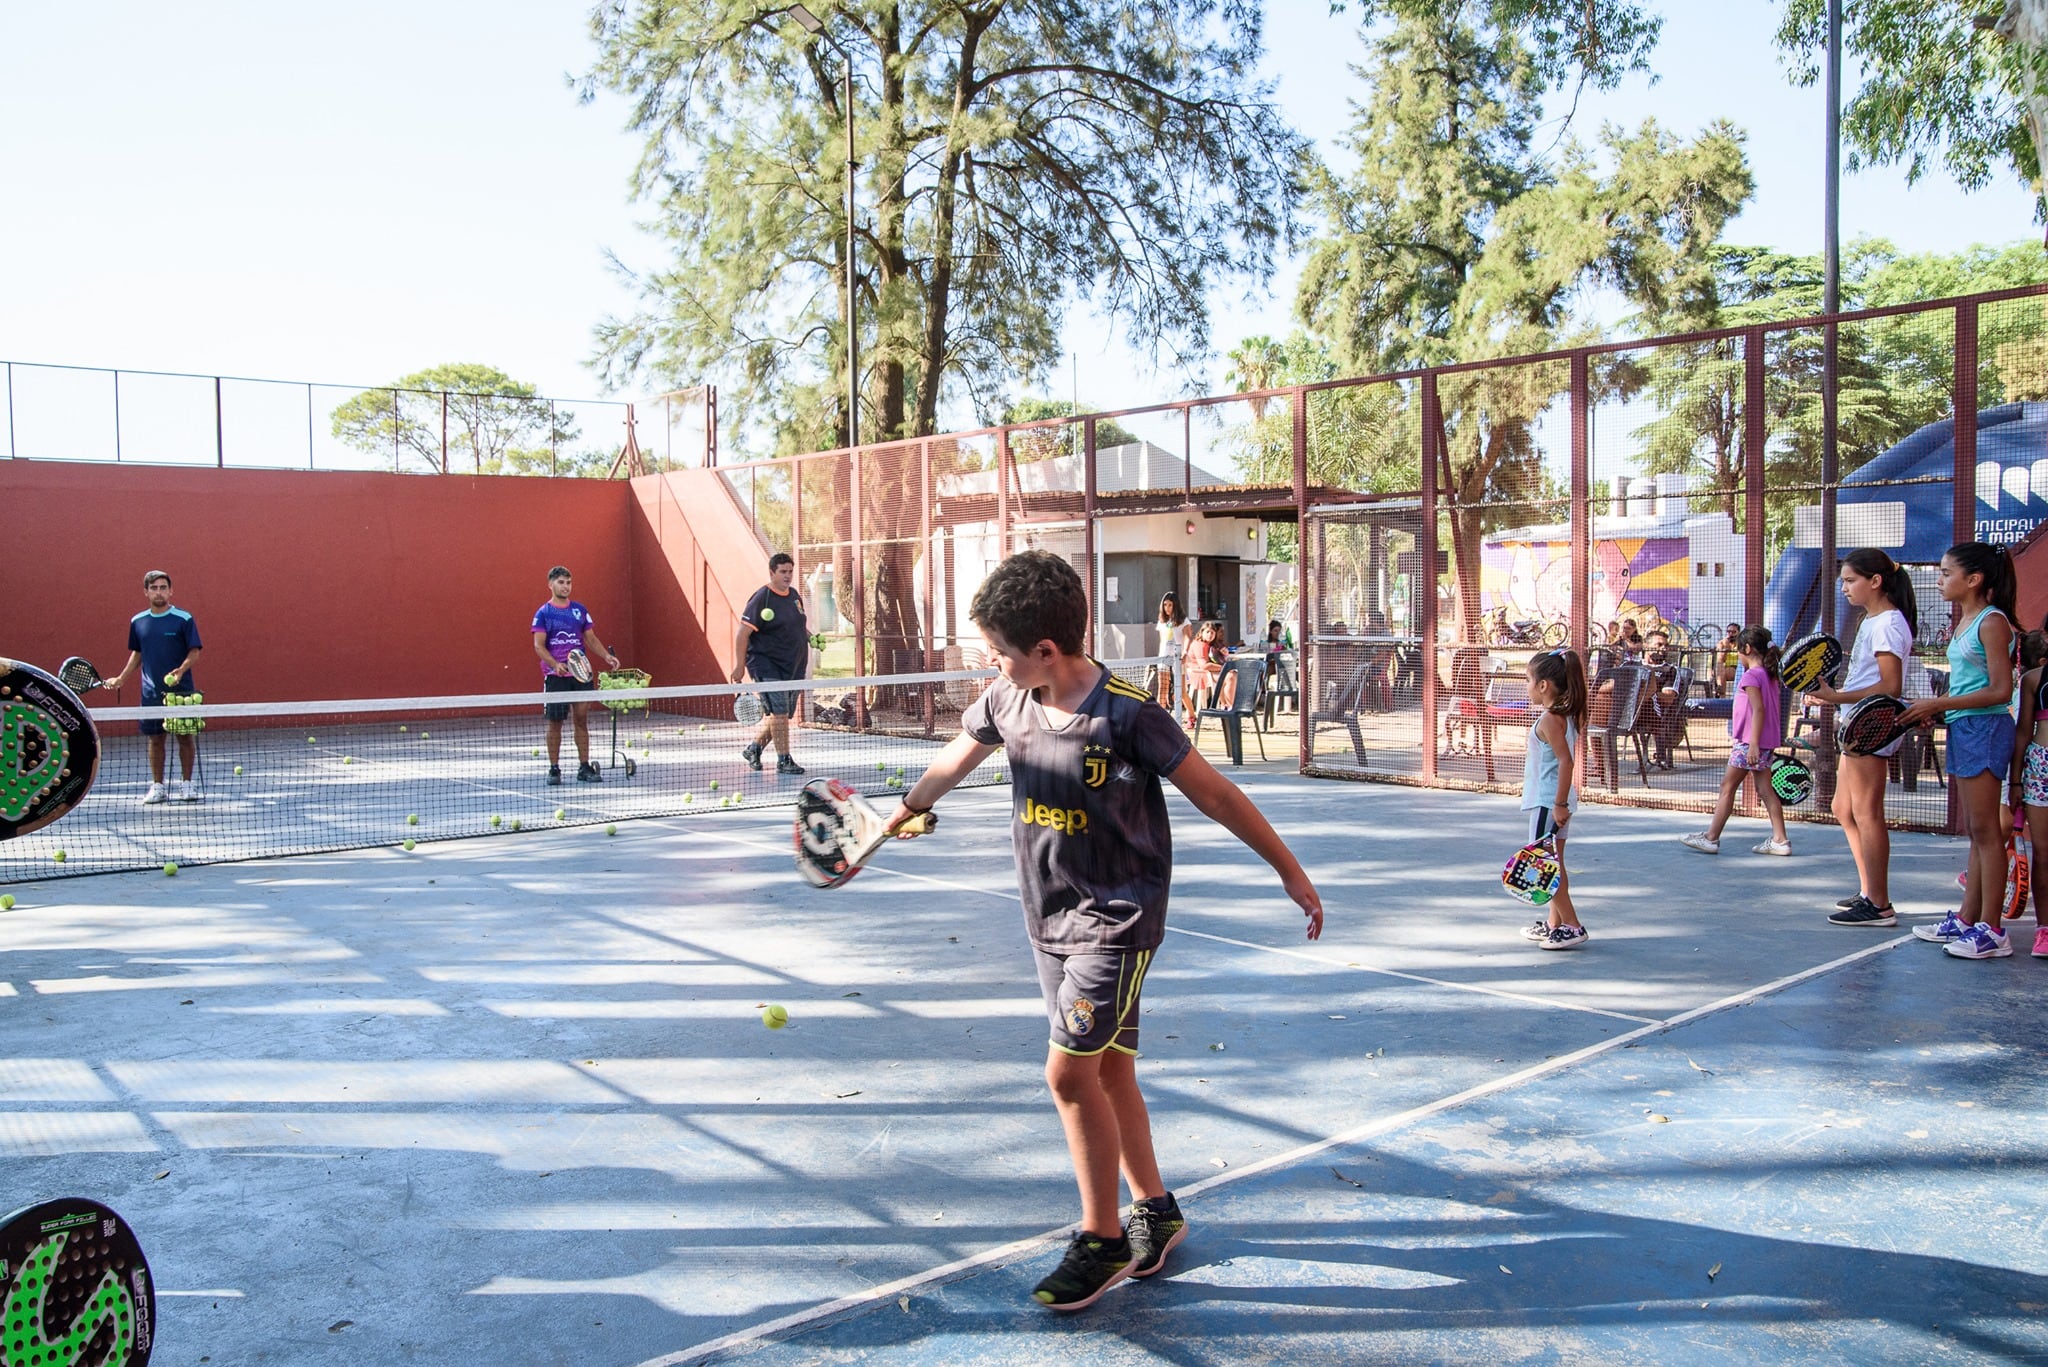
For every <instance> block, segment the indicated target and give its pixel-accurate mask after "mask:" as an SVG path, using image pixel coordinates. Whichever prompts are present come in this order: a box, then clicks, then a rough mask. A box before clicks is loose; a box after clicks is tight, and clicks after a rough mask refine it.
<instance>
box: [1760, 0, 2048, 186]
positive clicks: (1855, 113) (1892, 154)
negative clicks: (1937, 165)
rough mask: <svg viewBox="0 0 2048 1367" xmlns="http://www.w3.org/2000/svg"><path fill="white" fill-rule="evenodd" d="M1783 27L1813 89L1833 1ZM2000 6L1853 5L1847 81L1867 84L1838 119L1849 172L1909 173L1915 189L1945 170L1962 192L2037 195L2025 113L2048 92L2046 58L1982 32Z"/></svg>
mask: <svg viewBox="0 0 2048 1367" xmlns="http://www.w3.org/2000/svg"><path fill="white" fill-rule="evenodd" d="M1781 3H1782V4H1783V5H1784V16H1783V20H1782V22H1781V23H1780V24H1779V27H1778V46H1779V47H1780V48H1781V49H1783V51H1784V53H1785V56H1786V61H1787V65H1788V66H1789V67H1790V69H1791V73H1792V78H1793V79H1794V80H1795V81H1797V82H1798V83H1799V84H1801V85H1811V84H1812V83H1813V82H1815V81H1816V80H1818V79H1819V78H1820V74H1821V68H1822V64H1823V62H1824V61H1825V58H1826V54H1827V36H1828V34H1827V4H1826V0H1781ZM1997 10H1998V6H1997V5H1996V4H1995V3H1994V0H1849V3H1848V4H1846V5H1845V6H1844V9H1843V21H1842V51H1843V64H1844V67H1845V69H1846V70H1847V71H1848V72H1849V73H1851V75H1852V76H1853V74H1854V73H1855V72H1857V71H1858V70H1861V72H1862V74H1863V84H1862V86H1861V87H1860V88H1859V89H1858V90H1857V91H1856V92H1855V94H1854V95H1853V96H1851V98H1850V100H1849V102H1848V104H1847V105H1846V106H1845V107H1844V108H1843V111H1842V134H1843V137H1844V139H1845V140H1846V141H1847V142H1848V143H1849V145H1850V150H1851V157H1850V165H1851V166H1852V167H1854V166H1857V165H1861V164H1863V163H1865V162H1870V163H1875V164H1877V165H1880V166H1890V165H1904V166H1905V168H1906V179H1907V180H1908V181H1909V182H1911V181H1917V180H1918V179H1919V178H1920V177H1921V176H1923V175H1925V174H1926V172H1927V168H1928V166H1929V165H1930V164H1931V163H1932V162H1933V160H1934V159H1935V158H1937V157H1938V158H1939V159H1940V161H1941V163H1942V165H1944V166H1945V167H1946V168H1947V169H1948V172H1949V174H1950V175H1952V176H1954V177H1955V179H1956V182H1957V183H1958V184H1960V185H1961V186H1962V187H1963V188H1964V189H1966V190H1975V189H1978V188H1979V187H1981V186H1983V185H1985V184H1986V183H1988V182H1989V181H1990V179H1991V177H1992V176H1993V175H1994V174H1997V173H1999V172H2001V171H2007V172H2012V173H2016V174H2017V175H2018V176H2019V178H2020V180H2021V181H2023V182H2025V183H2027V184H2038V183H2039V180H2040V176H2041V163H2040V156H2039V151H2038V148H2037V146H2036V144H2035V142H2034V140H2033V139H2032V138H2030V137H2029V135H2028V133H2029V130H2028V124H2027V101H2028V97H2029V95H2030V94H2034V95H2038V94H2039V93H2040V92H2043V91H2044V90H2048V80H2044V77H2048V54H2044V52H2043V51H2042V50H2041V49H2040V48H2039V47H2036V46H2030V45H2029V44H2028V43H2026V42H2025V41H2016V40H2011V39H2007V38H2004V37H2001V36H2000V35H1998V34H1995V33H1993V32H1991V31H1990V29H1989V28H1988V27H1980V26H1979V24H1978V22H1977V21H1978V20H1979V18H1980V17H1987V18H1991V17H1996V14H1997Z"/></svg>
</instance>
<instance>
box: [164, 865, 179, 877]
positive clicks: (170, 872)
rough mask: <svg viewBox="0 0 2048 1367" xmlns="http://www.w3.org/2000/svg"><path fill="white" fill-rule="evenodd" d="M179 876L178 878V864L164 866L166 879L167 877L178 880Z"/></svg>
mask: <svg viewBox="0 0 2048 1367" xmlns="http://www.w3.org/2000/svg"><path fill="white" fill-rule="evenodd" d="M177 876H178V866H177V865H176V864H166V865H164V877H166V878H176V877H177Z"/></svg>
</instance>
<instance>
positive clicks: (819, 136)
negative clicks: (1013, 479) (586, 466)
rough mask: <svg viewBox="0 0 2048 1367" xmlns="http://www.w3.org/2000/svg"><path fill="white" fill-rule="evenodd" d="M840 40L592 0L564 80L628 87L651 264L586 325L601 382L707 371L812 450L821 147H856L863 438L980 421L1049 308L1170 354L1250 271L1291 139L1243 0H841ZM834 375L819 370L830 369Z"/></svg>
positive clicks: (834, 436) (668, 2) (839, 387)
mask: <svg viewBox="0 0 2048 1367" xmlns="http://www.w3.org/2000/svg"><path fill="white" fill-rule="evenodd" d="M813 8H814V9H816V10H817V11H818V13H819V14H820V15H821V16H822V17H823V19H824V20H825V23H826V25H827V32H828V33H829V34H830V35H831V36H832V37H833V38H834V40H835V41H836V42H837V43H839V44H841V45H843V47H844V48H845V49H846V50H848V51H849V52H851V54H852V60H853V64H854V68H855V71H856V73H857V76H858V79H857V81H856V87H855V95H854V99H855V102H856V105H857V107H856V108H854V109H852V110H848V109H845V108H842V104H843V99H844V97H843V95H842V87H841V83H840V74H841V66H840V60H839V58H838V57H837V56H836V55H834V53H833V52H832V51H831V49H829V48H828V47H827V46H825V45H824V44H823V43H821V42H819V41H817V40H814V39H811V38H810V37H808V36H807V35H806V34H804V33H803V32H802V31H801V30H800V29H798V28H797V27H796V25H795V24H794V23H793V22H792V21H790V20H788V19H787V18H786V17H785V16H783V15H782V14H781V13H779V12H776V11H765V12H764V11H763V10H762V9H761V8H759V7H758V6H756V5H755V4H753V3H751V0H748V2H747V3H741V2H740V0H608V2H607V3H604V4H600V5H598V6H596V7H595V8H594V9H593V11H592V14H591V21H590V23H591V30H592V33H593V36H594V37H595V38H596V40H597V44H598V49H599V56H598V59H597V61H596V63H595V64H594V65H593V67H592V69H591V71H590V72H589V74H588V76H587V78H586V86H587V88H589V89H595V88H596V87H600V86H601V87H604V88H608V89H611V90H614V91H617V92H619V93H620V94H622V95H624V96H625V97H626V98H627V99H628V100H629V101H630V102H631V107H632V110H633V113H632V126H633V127H634V128H635V129H636V130H637V131H639V132H640V133H641V134H642V135H643V136H644V138H645V142H644V148H643V153H642V157H641V161H640V165H639V168H638V172H637V174H636V177H635V181H634V187H633V188H634V190H635V193H636V194H637V195H638V196H640V197H641V198H643V199H644V200H646V201H647V202H648V204H649V205H650V206H651V208H652V210H653V220H652V222H651V223H650V225H649V226H650V228H651V229H652V230H653V231H654V232H655V233H656V234H658V235H659V236H660V237H661V238H662V239H663V241H664V242H665V244H666V247H667V250H668V252H669V255H670V264H668V265H667V266H666V267H664V268H663V269H661V270H659V271H655V272H652V273H650V274H647V275H645V276H643V277H640V278H639V279H638V280H637V283H638V285H639V286H640V293H641V305H640V308H639V310H638V312H637V313H636V314H635V315H634V316H632V317H630V318H624V319H613V320H608V321H607V322H605V323H604V324H603V325H602V326H601V327H600V328H599V330H598V334H597V351H598V355H597V359H598V362H599V363H600V364H601V366H602V368H603V370H604V373H605V375H606V376H607V378H608V379H610V380H611V381H613V382H615V383H618V382H624V381H625V380H627V379H628V378H629V377H634V376H637V375H641V374H644V373H651V374H653V375H656V376H659V377H663V378H664V379H665V380H666V381H667V382H669V383H682V382H685V381H687V382H692V383H694V382H696V381H697V380H698V379H700V378H704V377H719V376H724V377H728V378H730V379H732V380H736V381H737V382H738V383H736V384H733V385H731V386H730V387H729V390H728V393H730V394H732V395H733V396H734V397H735V398H736V399H737V400H739V402H740V403H743V404H745V405H747V410H746V411H745V412H744V413H742V415H741V416H742V418H743V419H744V418H751V419H752V421H753V422H754V423H755V424H757V425H765V426H766V427H768V428H770V429H772V430H773V431H774V432H775V433H776V436H777V440H778V443H779V445H780V446H781V447H782V448H783V449H785V450H811V449H818V448H820V447H826V446H830V445H836V444H839V443H840V442H841V441H843V436H844V433H845V415H844V413H843V411H839V412H838V413H837V416H836V418H835V410H837V409H838V407H839V403H840V401H839V400H838V398H837V395H838V394H840V393H842V392H843V390H844V383H843V380H844V376H845V357H846V354H847V346H846V336H845V319H844V315H843V313H842V311H841V310H842V305H841V302H840V301H841V298H842V297H843V293H844V285H845V281H846V275H847V271H848V268H849V263H848V262H847V261H846V259H845V246H844V242H845V228H846V223H845V216H844V210H843V208H842V207H841V206H842V205H843V203H844V198H843V193H844V176H845V170H844V157H843V153H842V152H841V150H840V148H841V146H842V139H843V136H844V131H845V128H846V124H847V120H848V118H849V117H851V119H852V122H853V126H854V132H855V137H856V142H857V151H858V158H859V161H860V165H861V169H860V174H859V186H858V189H859V194H858V200H859V204H860V215H861V223H860V225H859V229H860V231H859V246H858V257H859V260H858V269H857V271H856V272H855V279H856V286H857V294H858V300H859V306H858V314H859V319H860V326H861V329H862V337H861V348H860V353H861V358H862V363H863V365H862V376H861V381H862V384H861V392H862V395H863V412H862V422H861V428H862V433H863V435H869V434H872V435H873V436H875V437H877V438H881V439H887V438H893V437H902V436H920V435H925V434H929V433H931V432H933V431H934V430H935V429H936V427H937V423H938V415H939V412H940V409H941V404H942V402H944V401H949V400H950V401H954V402H959V401H966V402H970V403H972V404H973V405H974V406H975V407H976V409H977V411H979V412H982V413H984V414H986V413H990V412H993V411H995V410H996V409H997V408H999V407H1000V400H1001V396H1002V395H1003V394H1004V393H1005V392H1006V391H1007V390H1008V388H1009V387H1010V386H1011V385H1012V384H1013V383H1014V382H1015V381H1017V380H1019V379H1024V380H1029V379H1031V378H1033V377H1035V376H1037V375H1040V374H1042V373H1043V372H1044V371H1045V369H1046V368H1047V366H1048V364H1049V363H1050V362H1051V361H1052V360H1053V359H1054V358H1055V357H1056V356H1057V354H1058V352H1059V329H1060V325H1061V323H1062V321H1063V318H1064V312H1065V309H1066V307H1067V306H1068V304H1069V302H1070V301H1072V300H1074V299H1075V298H1076V297H1077V296H1078V297H1080V298H1084V299H1088V300H1090V301H1092V302H1093V303H1094V304H1095V305H1096V306H1097V307H1098V308H1100V309H1102V310H1103V311H1105V312H1106V313H1108V314H1109V315H1110V316H1111V317H1113V318H1114V319H1116V320H1117V322H1118V323H1119V325H1120V327H1121V329H1122V332H1123V334H1124V335H1125V336H1126V337H1128V338H1129V339H1131V340H1132V341H1134V342H1136V343H1138V344H1139V345H1141V346H1149V347H1151V348H1153V349H1154V351H1155V354H1157V353H1159V352H1163V353H1164V354H1165V355H1166V356H1167V357H1168V359H1170V360H1172V361H1174V362H1176V363H1179V362H1183V361H1185V360H1186V359H1188V358H1190V357H1193V356H1197V355H1199V354H1200V353H1201V352H1202V351H1203V350H1204V349H1205V348H1206V345H1207V337H1208V324H1209V319H1208V314H1207V310H1206V304H1205V302H1204V301H1205V299H1206V296H1207V293H1208V291H1209V289H1210V288H1211V287H1212V286H1213V285H1214V284H1215V283H1216V282H1217V281H1218V280H1220V279H1222V278H1225V277H1229V276H1233V275H1243V276H1246V277H1249V278H1252V279H1263V278H1266V277H1268V276H1270V274H1271V271H1272V268H1273V259H1274V251H1275V247H1276V245H1278V244H1280V243H1282V242H1284V241H1286V240H1288V239H1289V237H1290V235H1291V230H1292V220H1291V216H1290V215H1291V207H1290V206H1291V204H1292V197H1291V195H1290V194H1289V193H1288V190H1289V189H1290V186H1291V182H1292V178H1293V176H1294V174H1295V170H1296V167H1297V165H1298V163H1299V161H1300V159H1301V157H1302V155H1303V147H1304V144H1303V143H1302V142H1301V140H1300V139H1299V138H1298V137H1297V136H1296V135H1295V134H1294V133H1293V132H1291V131H1290V130H1289V129H1288V128H1287V127H1286V126H1285V124H1284V122H1283V121H1282V119H1281V117H1280V115H1279V112H1278V110H1277V108H1276V107H1275V106H1274V105H1273V103H1272V100H1271V91H1270V88H1269V87H1268V85H1266V84H1265V83H1263V82H1261V81H1260V80H1259V79H1258V78H1257V76H1256V75H1255V71H1256V67H1257V62H1258V58H1259V56H1260V50H1261V41H1262V37H1261V19H1260V9H1259V7H1258V6H1257V5H1256V4H1250V3H1242V0H1227V2H1226V3H1224V4H1221V5H1218V4H1215V3H1212V0H1135V3H1123V2H1120V0H1016V2H1015V3H1008V4H985V3H973V4H970V3H962V2H961V0H838V2H837V3H832V4H816V5H814V6H813ZM835 376H836V378H835Z"/></svg>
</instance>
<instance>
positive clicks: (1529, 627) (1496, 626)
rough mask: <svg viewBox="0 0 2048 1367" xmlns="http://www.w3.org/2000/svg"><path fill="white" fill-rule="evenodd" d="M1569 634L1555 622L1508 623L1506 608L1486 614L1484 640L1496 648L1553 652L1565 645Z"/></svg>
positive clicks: (1567, 630)
mask: <svg viewBox="0 0 2048 1367" xmlns="http://www.w3.org/2000/svg"><path fill="white" fill-rule="evenodd" d="M1570 634H1571V633H1570V628H1568V627H1567V626H1566V625H1565V624H1564V623H1563V622H1559V621H1555V620H1552V621H1544V620H1543V619H1541V618H1535V617H1530V618H1524V619H1523V620H1521V621H1518V622H1510V621H1509V620H1508V610H1507V609H1506V608H1493V609H1491V610H1489V611H1488V612H1487V614H1486V639H1487V640H1488V641H1489V642H1490V643H1491V644H1493V645H1497V646H1530V647H1533V648H1536V649H1545V648H1547V649H1551V650H1555V649H1557V648H1558V647H1559V646H1561V645H1563V644H1564V643H1565V641H1566V640H1567V639H1568V638H1569V636H1570Z"/></svg>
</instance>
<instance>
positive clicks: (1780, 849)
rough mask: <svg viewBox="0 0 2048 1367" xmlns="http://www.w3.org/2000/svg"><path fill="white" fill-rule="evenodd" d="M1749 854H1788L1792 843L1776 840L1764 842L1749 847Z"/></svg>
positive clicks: (1790, 851)
mask: <svg viewBox="0 0 2048 1367" xmlns="http://www.w3.org/2000/svg"><path fill="white" fill-rule="evenodd" d="M1749 852H1750V853H1751V854H1779V855H1783V854H1790V853H1792V842H1791V841H1789V840H1777V839H1771V840H1766V841H1764V843H1763V844H1761V845H1752V846H1750V847H1749Z"/></svg>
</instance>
